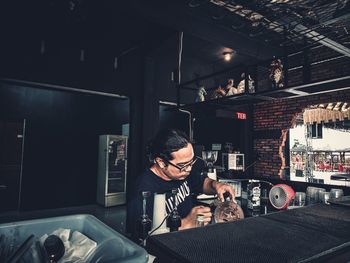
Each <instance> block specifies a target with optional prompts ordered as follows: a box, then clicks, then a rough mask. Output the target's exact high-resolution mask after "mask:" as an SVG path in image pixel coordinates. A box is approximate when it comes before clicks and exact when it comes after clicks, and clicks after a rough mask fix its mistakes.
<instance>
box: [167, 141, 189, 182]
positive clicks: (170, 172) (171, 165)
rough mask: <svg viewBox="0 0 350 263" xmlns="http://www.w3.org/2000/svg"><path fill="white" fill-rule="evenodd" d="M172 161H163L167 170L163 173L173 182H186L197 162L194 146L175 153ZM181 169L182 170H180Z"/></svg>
mask: <svg viewBox="0 0 350 263" xmlns="http://www.w3.org/2000/svg"><path fill="white" fill-rule="evenodd" d="M171 155H172V156H173V159H172V160H171V161H165V160H163V162H164V164H165V168H164V170H163V173H164V174H165V175H166V177H168V178H169V179H171V180H184V179H186V177H187V176H188V175H189V174H190V172H191V170H192V165H193V163H194V161H195V159H194V153H193V147H192V144H190V143H189V144H187V146H186V147H184V148H182V149H180V150H178V151H176V152H173V153H172V154H171ZM179 168H181V169H179Z"/></svg>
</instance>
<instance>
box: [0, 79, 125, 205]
mask: <svg viewBox="0 0 350 263" xmlns="http://www.w3.org/2000/svg"><path fill="white" fill-rule="evenodd" d="M0 119H16V120H18V119H25V120H26V128H25V143H24V159H23V183H22V198H21V201H22V203H21V204H22V205H21V209H22V210H29V209H40V208H55V207H64V206H72V205H82V204H91V203H95V199H96V180H97V177H96V176H97V157H98V135H100V134H121V132H122V130H121V129H122V124H124V123H128V122H129V100H128V99H118V98H115V97H106V96H99V95H92V94H84V93H77V92H68V91H61V90H48V89H43V88H42V87H28V86H26V87H25V86H16V85H9V84H0Z"/></svg>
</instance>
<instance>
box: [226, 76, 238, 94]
mask: <svg viewBox="0 0 350 263" xmlns="http://www.w3.org/2000/svg"><path fill="white" fill-rule="evenodd" d="M234 83H235V82H234V80H233V79H228V80H227V84H226V94H225V96H232V95H234V94H237V89H236V88H235V87H234V86H233V85H234Z"/></svg>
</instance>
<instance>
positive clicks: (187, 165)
mask: <svg viewBox="0 0 350 263" xmlns="http://www.w3.org/2000/svg"><path fill="white" fill-rule="evenodd" d="M197 160H198V157H197V156H195V157H193V159H192V160H191V161H189V162H188V163H186V164H183V165H178V164H174V163H172V162H170V161H168V160H165V159H163V161H164V162H166V163H168V164H170V165H171V166H174V167H175V168H177V169H178V170H179V172H183V171H186V169H187V168H188V167H192V166H193V165H194V163H195V162H196V161H197Z"/></svg>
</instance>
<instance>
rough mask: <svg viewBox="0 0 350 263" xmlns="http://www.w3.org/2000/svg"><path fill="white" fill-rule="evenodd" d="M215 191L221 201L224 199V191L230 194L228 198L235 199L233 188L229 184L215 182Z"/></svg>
mask: <svg viewBox="0 0 350 263" xmlns="http://www.w3.org/2000/svg"><path fill="white" fill-rule="evenodd" d="M215 191H216V193H217V195H218V198H219V199H220V201H221V202H224V201H225V198H224V193H228V194H229V195H230V199H231V200H233V201H234V200H235V190H234V189H233V187H232V186H231V185H229V184H223V183H220V182H216V184H215Z"/></svg>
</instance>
